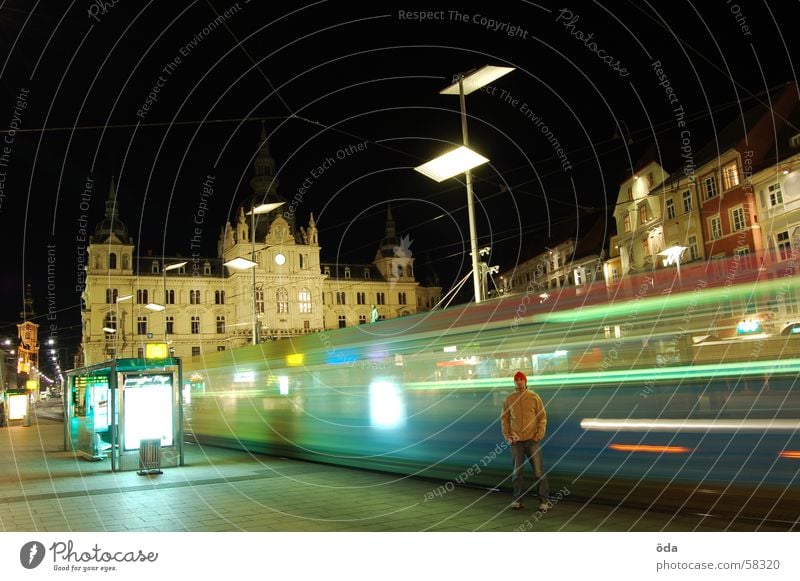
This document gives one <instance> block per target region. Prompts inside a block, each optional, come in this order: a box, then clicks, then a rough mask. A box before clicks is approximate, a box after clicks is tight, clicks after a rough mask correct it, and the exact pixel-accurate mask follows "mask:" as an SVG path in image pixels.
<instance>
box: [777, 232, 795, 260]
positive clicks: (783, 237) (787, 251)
mask: <svg viewBox="0 0 800 581" xmlns="http://www.w3.org/2000/svg"><path fill="white" fill-rule="evenodd" d="M775 242H777V245H778V254H780V257H781V260H786V259H787V258H790V257H791V255H792V243H791V241H790V240H789V231H788V230H786V231H784V232H778V234H777V236H775Z"/></svg>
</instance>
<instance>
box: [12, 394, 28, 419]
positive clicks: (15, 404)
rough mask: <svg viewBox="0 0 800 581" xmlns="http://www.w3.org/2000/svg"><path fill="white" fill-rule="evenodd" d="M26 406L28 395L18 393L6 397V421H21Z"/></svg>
mask: <svg viewBox="0 0 800 581" xmlns="http://www.w3.org/2000/svg"><path fill="white" fill-rule="evenodd" d="M27 405H28V395H27V394H24V393H18V394H13V395H9V396H8V419H9V420H21V419H23V418H24V417H25V411H26V409H27Z"/></svg>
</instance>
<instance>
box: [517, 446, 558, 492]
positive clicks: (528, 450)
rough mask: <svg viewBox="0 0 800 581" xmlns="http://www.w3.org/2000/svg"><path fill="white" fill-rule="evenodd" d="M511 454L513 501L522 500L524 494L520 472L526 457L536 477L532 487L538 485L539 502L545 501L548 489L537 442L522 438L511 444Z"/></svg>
mask: <svg viewBox="0 0 800 581" xmlns="http://www.w3.org/2000/svg"><path fill="white" fill-rule="evenodd" d="M511 456H512V458H513V459H514V475H513V480H514V501H515V502H522V497H523V496H524V495H525V486H524V485H523V475H522V472H523V470H524V468H525V460H526V459H527V460H529V461H530V463H531V466H533V475H534V476H535V477H536V479H537V482H535V483H534V487H537V486H538V490H537V495H538V496H539V502H547V499H548V498H549V497H550V490H549V488H548V485H547V476H545V474H544V468H543V467H542V453H541V451H540V450H539V442H534V441H533V440H522V441H520V442H516V443H514V444H511Z"/></svg>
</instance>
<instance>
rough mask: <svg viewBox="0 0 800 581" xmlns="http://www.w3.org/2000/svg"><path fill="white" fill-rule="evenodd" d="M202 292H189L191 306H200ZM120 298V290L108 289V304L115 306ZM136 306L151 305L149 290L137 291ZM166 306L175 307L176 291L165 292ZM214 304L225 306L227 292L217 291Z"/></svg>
mask: <svg viewBox="0 0 800 581" xmlns="http://www.w3.org/2000/svg"><path fill="white" fill-rule="evenodd" d="M200 296H201V295H200V291H199V290H190V291H189V304H190V305H199V304H201V300H200ZM118 298H119V289H115V288H107V289H106V303H108V304H114V303H116V302H117V299H118ZM136 304H139V305H147V304H150V292H149V291H148V290H147V289H138V290H137V291H136ZM164 304H165V305H174V304H175V290H174V289H167V290H166V291H164ZM214 304H215V305H224V304H225V291H224V290H217V291H214Z"/></svg>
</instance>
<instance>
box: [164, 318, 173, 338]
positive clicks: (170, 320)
mask: <svg viewBox="0 0 800 581" xmlns="http://www.w3.org/2000/svg"><path fill="white" fill-rule="evenodd" d="M165 332H166V334H167V335H174V334H175V317H169V316H168V317H167V328H166V331H165Z"/></svg>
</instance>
